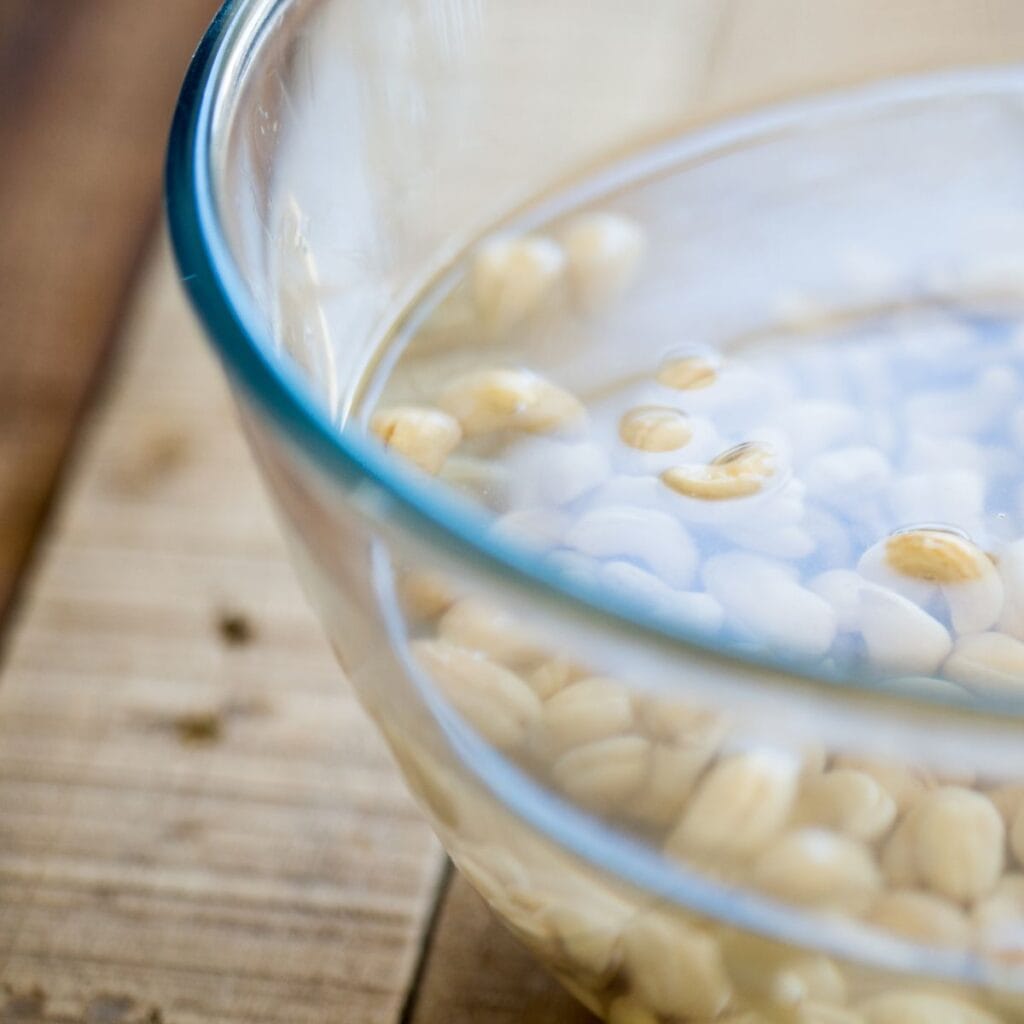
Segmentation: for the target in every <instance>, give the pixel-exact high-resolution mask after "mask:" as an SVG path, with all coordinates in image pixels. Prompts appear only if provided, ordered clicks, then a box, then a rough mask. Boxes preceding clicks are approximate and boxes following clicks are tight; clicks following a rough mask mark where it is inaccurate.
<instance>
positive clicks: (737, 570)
mask: <svg viewBox="0 0 1024 1024" xmlns="http://www.w3.org/2000/svg"><path fill="white" fill-rule="evenodd" d="M703 576H704V585H705V586H706V587H707V590H708V593H710V594H711V596H712V597H714V598H715V599H716V600H717V601H718V602H719V604H721V606H722V607H723V608H724V609H725V613H726V617H727V619H728V621H729V622H730V623H731V624H732V625H734V626H735V627H736V628H738V629H739V630H741V631H742V632H745V633H748V634H750V635H752V636H753V637H755V638H756V639H758V640H762V641H764V642H766V643H767V644H769V645H770V646H771V647H772V648H775V649H778V650H781V651H783V652H785V653H787V654H794V655H805V656H807V657H812V658H816V657H821V656H822V655H824V654H825V653H826V652H827V651H828V649H829V647H830V646H831V644H832V640H833V639H834V637H835V634H836V615H835V612H834V611H833V610H832V608H831V606H830V605H829V604H828V603H827V602H826V601H824V600H823V599H822V598H820V597H819V596H818V595H817V594H815V593H813V592H812V591H810V590H808V589H806V588H805V587H802V586H801V585H800V584H799V583H797V582H796V580H795V578H794V576H795V574H794V572H793V570H792V569H791V568H790V567H788V566H785V565H783V564H781V563H778V562H773V561H770V560H768V559H766V558H760V557H758V556H756V555H747V554H740V553H738V552H733V553H730V554H725V555H716V556H714V557H713V558H710V559H708V561H707V562H706V563H705V566H704V573H703Z"/></svg>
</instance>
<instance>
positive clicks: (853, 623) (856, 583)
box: [807, 569, 864, 633]
mask: <svg viewBox="0 0 1024 1024" xmlns="http://www.w3.org/2000/svg"><path fill="white" fill-rule="evenodd" d="M807 589H808V590H811V591H812V592H813V593H815V594H817V595H818V597H820V598H822V599H823V600H825V601H827V602H828V603H829V605H831V607H832V610H833V611H834V612H835V614H836V627H837V628H838V629H839V631H840V632H842V633H853V632H855V631H856V630H858V629H860V618H861V615H860V594H861V591H862V590H863V589H864V577H863V576H861V575H860V574H859V573H856V572H854V571H853V570H852V569H831V570H829V571H828V572H823V573H821V574H820V575H819V576H815V577H814V579H812V580H811V581H810V582H809V583H808V584H807Z"/></svg>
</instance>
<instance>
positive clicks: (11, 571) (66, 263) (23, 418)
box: [0, 0, 217, 612]
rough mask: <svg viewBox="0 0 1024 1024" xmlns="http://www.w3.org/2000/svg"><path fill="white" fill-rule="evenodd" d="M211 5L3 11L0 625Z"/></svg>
mask: <svg viewBox="0 0 1024 1024" xmlns="http://www.w3.org/2000/svg"><path fill="white" fill-rule="evenodd" d="M216 6H217V3H216V0H175V2H174V3H166V2H164V0H131V2H124V0H89V2H88V3H82V2H81V0H45V2H40V0H5V3H4V4H3V5H0V152H2V153H3V159H2V160H0V224H3V232H2V234H0V318H2V322H3V325H4V344H3V345H0V612H2V610H3V607H4V606H5V605H6V603H7V601H8V600H9V598H10V595H11V592H12V589H13V587H14V584H15V581H16V579H17V575H18V572H19V569H20V567H21V565H22V563H23V561H24V559H25V556H26V553H27V551H28V549H29V546H30V544H31V542H32V538H33V536H34V534H35V530H36V526H37V524H38V521H39V518H40V516H41V514H42V512H43V510H44V508H45V507H46V503H47V500H48V497H49V495H50V494H51V492H52V488H53V483H54V479H55V476H56V473H57V469H58V466H59V465H60V461H61V458H62V455H63V453H64V451H65V450H66V448H67V445H68V443H69V441H70V439H71V437H72V433H73V428H74V423H75V420H76V416H77V414H78V412H79V410H80V409H81V406H82V402H83V398H84V396H85V394H86V393H87V391H88V388H89V385H90V381H91V380H92V379H93V373H94V370H95V368H96V366H97V363H98V361H99V359H100V357H101V355H102V353H103V351H104V349H105V347H106V345H107V342H108V341H109V339H110V337H111V335H112V332H113V330H114V327H115V325H116V322H117V317H118V315H119V312H120V309H121V306H122V304H123V300H124V297H125V295H126V294H127V291H128V289H129V287H130V284H131V282H132V280H133V278H134V275H135V270H136V267H137V265H138V262H139V260H140V256H141V254H142V251H143V248H144V246H145V244H146V241H147V239H148V238H149V236H150V233H151V230H152V225H153V217H154V214H155V212H156V210H157V208H158V203H159V197H160V188H161V185H160V183H161V167H162V161H163V151H164V147H165V143H166V136H167V130H168V124H169V120H170V115H171V111H172V109H173V104H174V99H175V96H176V93H177V89H178V87H179V85H180V82H181V78H182V76H183V73H184V68H185V64H186V62H187V59H188V55H189V53H190V50H191V48H192V47H193V45H194V44H195V42H196V41H197V39H198V38H199V35H200V33H201V32H202V29H203V27H204V25H205V23H206V22H207V21H208V20H209V19H210V17H211V16H212V14H213V12H214V11H215V9H216Z"/></svg>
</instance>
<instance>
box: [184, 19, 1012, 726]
mask: <svg viewBox="0 0 1024 1024" xmlns="http://www.w3.org/2000/svg"><path fill="white" fill-rule="evenodd" d="M290 2H292V0H226V2H225V3H224V4H223V6H222V7H221V8H220V10H219V11H218V13H217V14H216V16H215V18H214V19H213V21H212V23H211V25H210V27H209V28H208V30H207V31H206V33H205V34H204V36H203V38H202V40H201V42H200V44H199V46H198V48H197V50H196V52H195V54H194V56H193V59H192V61H191V63H190V66H189V68H188V71H187V74H186V77H185V80H184V83H183V85H182V89H181V93H180V96H179V99H178V102H177V105H176V108H175V112H174V118H173V123H172V127H171V133H170V140H169V145H168V151H167V162H166V193H165V200H166V211H167V219H168V223H169V227H170V234H171V240H172V245H173V249H174V254H175V257H176V260H177V264H178V267H179V269H180V275H181V281H182V284H183V285H184V287H185V289H186V291H187V293H188V295H189V297H190V299H191V301H192V304H193V307H194V309H195V311H196V313H197V314H198V317H199V319H200V321H201V322H202V324H203V326H204V327H205V333H206V335H207V337H208V338H209V340H210V343H211V344H212V345H213V347H214V348H215V350H216V351H217V353H218V355H219V358H220V361H221V363H222V365H223V367H224V369H225V372H226V373H227V375H228V377H229V378H230V379H231V381H232V382H233V383H235V384H238V385H240V386H241V387H242V389H243V390H244V392H245V394H246V395H247V396H249V397H251V398H252V399H253V400H254V401H255V402H256V404H257V405H258V406H259V407H260V408H261V409H263V410H264V411H265V412H267V413H268V414H269V416H270V417H271V419H272V420H273V421H274V422H275V423H276V425H277V426H278V427H279V428H280V429H281V430H282V431H283V433H284V435H285V436H286V437H287V438H288V439H289V440H290V441H291V442H293V444H294V445H295V446H296V447H297V449H298V450H299V451H301V452H302V453H303V454H304V455H306V456H308V457H310V458H311V459H312V461H313V462H314V463H315V464H316V465H317V467H318V468H320V469H321V470H323V471H325V472H326V473H327V474H328V475H329V476H330V477H331V478H333V479H334V480H335V481H336V482H337V483H339V484H340V485H341V486H342V487H343V488H344V489H345V490H346V492H347V495H348V496H350V497H352V498H353V500H356V501H359V502H361V503H362V504H363V505H364V506H366V508H367V511H369V512H370V513H371V514H372V515H373V517H374V518H375V519H376V520H377V521H378V522H382V523H383V522H387V523H390V524H393V525H396V526H397V527H399V528H400V529H402V530H404V531H407V532H413V533H415V534H417V535H418V536H419V537H420V538H421V539H426V540H428V541H429V542H430V543H431V544H434V545H437V546H438V547H439V548H441V549H444V550H445V551H446V552H447V553H448V554H450V555H452V556H454V557H455V558H456V559H459V560H462V561H463V562H466V561H469V562H471V563H472V566H473V569H474V571H476V572H477V573H483V574H484V575H486V576H491V577H493V578H494V579H495V580H497V581H498V582H499V583H500V585H502V586H506V587H507V586H514V587H516V588H518V589H519V591H520V592H522V593H524V594H526V595H528V596H529V598H530V600H531V602H532V603H533V605H534V606H535V607H540V606H543V605H546V606H547V608H548V609H550V610H551V612H552V613H554V614H557V615H559V616H568V617H570V618H574V619H576V620H577V621H581V622H585V623H586V624H587V625H589V626H590V627H591V628H592V627H594V626H598V627H600V628H601V629H603V630H611V631H612V632H613V633H615V634H617V635H619V636H622V637H623V638H628V640H629V641H630V642H632V643H635V642H636V641H637V640H638V639H642V640H643V642H644V643H645V644H648V645H650V646H651V647H652V648H657V649H659V650H660V652H661V653H664V654H667V655H669V656H672V657H675V658H680V657H681V658H684V659H687V661H689V662H690V663H696V664H697V665H704V666H706V667H713V670H714V671H715V672H716V674H721V675H723V678H725V677H726V676H727V675H728V674H729V673H731V674H732V675H733V676H736V677H737V678H740V679H742V680H744V681H745V682H750V681H752V680H754V679H756V681H757V684H758V685H760V686H775V687H779V688H781V689H782V691H783V692H791V691H793V690H794V689H803V690H806V691H807V692H808V693H809V694H811V695H812V696H813V695H817V696H827V697H828V698H829V699H831V700H839V701H845V702H856V703H858V704H862V705H863V704H866V705H868V706H874V707H875V710H877V711H878V712H879V713H882V714H884V713H885V712H886V711H887V710H893V709H902V711H903V712H909V713H912V714H920V715H923V716H925V717H932V716H939V717H940V718H942V719H947V720H948V719H949V718H950V716H952V718H953V719H954V720H955V719H957V718H964V719H974V720H975V721H977V720H978V719H979V718H980V719H982V720H988V721H990V722H991V723H992V724H996V723H1005V720H1006V717H1007V715H1010V716H1013V717H1020V716H1022V715H1024V703H1022V702H1021V701H1018V700H1014V699H1012V698H1008V697H1004V696H1002V695H995V694H992V695H984V696H980V697H979V696H977V695H975V699H973V700H971V701H970V702H963V701H957V700H956V699H955V698H952V697H950V696H948V695H947V694H946V693H944V692H943V693H934V694H933V693H927V694H925V693H921V692H915V693H913V694H907V693H905V692H900V691H894V690H893V689H891V688H887V686H886V684H885V683H883V682H878V681H875V680H871V679H869V678H865V677H858V676H855V675H851V674H849V673H843V672H840V671H829V670H825V669H823V668H822V667H821V666H820V665H814V664H813V663H811V662H808V661H807V660H806V659H801V658H799V657H793V656H786V655H785V654H766V653H764V652H761V651H758V652H756V653H755V652H751V651H750V650H749V649H747V648H745V647H744V646H742V645H740V644H738V643H733V642H730V641H728V640H722V639H721V638H717V639H712V638H709V637H708V636H707V635H705V634H702V633H701V632H700V630H698V629H696V628H693V627H690V628H688V627H686V626H684V625H680V624H679V623H678V622H669V621H668V620H666V619H663V618H660V617H658V616H656V615H653V614H651V613H650V612H648V611H645V610H644V609H642V608H641V607H639V606H638V605H637V604H636V603H635V602H634V601H632V600H630V599H628V598H624V597H623V596H622V595H620V594H616V593H609V592H608V591H607V589H605V588H600V587H598V586H595V585H592V584H590V583H588V582H587V581H582V580H576V579H573V578H570V577H569V576H568V575H567V574H565V573H563V572H560V571H559V570H558V569H556V568H555V567H554V566H553V565H552V564H551V563H550V562H549V561H548V560H547V559H545V558H544V557H543V556H542V555H541V554H539V553H537V552H531V551H530V550H528V549H526V548H520V547H516V546H515V545H513V544H510V543H508V542H506V541H503V540H501V539H499V538H496V537H495V536H494V534H493V532H492V531H488V530H487V529H486V528H485V527H486V525H487V518H486V516H484V515H483V514H481V513H479V512H477V511H475V510H473V509H472V508H470V507H469V506H468V503H465V502H460V501H457V500H453V499H452V498H451V497H450V496H448V495H446V494H445V492H444V489H443V488H441V487H439V486H437V485H436V484H435V483H432V482H431V481H429V480H426V478H424V479H420V476H419V474H414V473H410V472H408V471H407V470H405V469H403V468H402V467H401V465H400V464H399V463H398V460H396V459H394V458H393V457H391V456H389V455H387V453H386V452H385V451H384V449H383V448H382V447H381V446H379V445H377V444H375V443H374V442H373V441H372V439H369V438H367V437H366V436H365V435H362V434H360V433H359V432H357V431H353V430H345V429H339V427H338V426H337V425H336V424H335V423H334V422H332V420H331V418H330V417H329V416H328V415H327V414H326V413H325V412H324V410H323V409H322V407H321V406H320V404H319V403H318V402H317V401H316V400H315V399H314V398H313V397H312V395H311V393H310V390H309V388H308V387H307V385H306V384H305V383H304V381H303V380H302V379H301V377H300V375H299V373H298V372H297V371H296V370H295V368H294V367H291V366H289V365H288V364H287V362H286V361H285V360H284V359H281V358H280V357H278V356H277V355H275V354H274V346H273V345H272V344H271V343H270V339H269V337H267V335H266V331H265V329H264V327H263V326H262V325H263V318H262V317H261V315H260V313H259V310H258V309H257V307H256V304H255V301H254V299H253V298H252V296H251V294H250V293H249V291H248V288H247V286H246V285H245V282H244V278H243V274H242V271H241V269H240V268H239V266H238V264H237V262H236V261H235V259H234V258H233V256H232V253H231V247H230V244H229V242H228V240H227V237H226V232H225V231H224V229H223V225H222V222H221V219H220V216H219V213H218V208H217V199H216V190H215V187H214V180H215V168H214V154H215V134H216V128H217V126H218V114H219V113H220V106H221V103H222V100H223V95H224V89H225V86H226V85H228V84H230V82H231V80H232V79H231V76H232V75H233V74H236V73H237V71H238V69H239V67H240V65H241V63H242V62H241V60H240V51H241V50H242V49H243V48H244V46H245V45H246V44H252V43H253V40H254V39H256V38H257V37H258V36H259V35H260V33H262V32H263V31H264V30H265V29H266V28H267V27H268V26H269V25H270V23H271V20H272V18H273V15H274V14H275V12H277V11H278V10H280V9H282V8H284V7H285V6H287V4H288V3H290ZM907 81H908V82H909V83H910V84H911V91H913V83H914V81H915V80H914V79H908V80H907ZM873 91H874V90H873V88H872V87H871V86H867V87H862V88H861V89H860V93H862V94H863V96H864V97H865V98H870V95H871V93H872V92H873ZM922 91H923V92H925V93H927V86H926V85H925V86H923V87H922V88H921V89H918V92H922ZM817 102H819V104H820V106H821V108H822V109H823V110H826V111H827V110H828V109H831V108H830V103H831V102H833V101H831V100H830V98H829V97H828V96H826V97H825V98H824V99H822V100H820V101H817ZM834 102H842V101H834ZM807 108H808V104H807V101H806V100H805V101H803V102H802V103H801V105H800V109H801V111H806V110H807ZM785 114H786V107H785V105H782V106H778V107H774V108H770V109H769V112H768V113H767V114H765V115H763V116H759V115H756V114H755V115H753V116H748V117H745V118H744V119H743V121H744V123H745V124H748V125H749V124H751V123H754V124H756V122H757V121H758V120H759V119H760V120H761V121H762V122H763V123H762V126H761V127H762V130H768V131H771V130H774V129H776V128H777V127H778V125H779V124H780V123H785ZM780 117H781V118H782V119H783V120H782V121H781V122H780V120H779V118H780ZM745 131H746V132H747V133H748V134H749V129H745ZM716 133H718V134H721V135H722V137H723V138H730V137H731V136H730V134H729V128H728V126H727V127H726V128H725V129H724V130H722V129H717V128H715V127H712V128H710V129H706V130H701V131H698V132H696V133H694V135H693V138H694V141H695V144H696V146H697V147H698V148H700V147H704V148H706V147H707V142H706V141H701V140H702V139H704V137H711V136H714V135H716ZM368 490H369V492H370V494H369V496H367V493H366V492H367V491H368Z"/></svg>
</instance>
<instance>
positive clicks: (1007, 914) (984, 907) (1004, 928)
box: [973, 844, 1024, 945]
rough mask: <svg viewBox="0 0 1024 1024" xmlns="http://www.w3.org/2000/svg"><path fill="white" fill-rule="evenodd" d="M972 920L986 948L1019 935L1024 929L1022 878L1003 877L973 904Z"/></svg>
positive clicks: (1023, 882) (1023, 885)
mask: <svg viewBox="0 0 1024 1024" xmlns="http://www.w3.org/2000/svg"><path fill="white" fill-rule="evenodd" d="M1018 845H1019V844H1018ZM973 917H974V922H975V924H976V925H977V926H978V929H979V930H980V931H981V932H982V933H983V939H984V941H985V943H986V945H988V944H991V943H992V942H998V941H999V939H1000V937H1001V936H1003V935H1007V934H1009V935H1013V934H1014V933H1016V934H1017V935H1019V933H1020V929H1021V926H1022V925H1024V875H1019V874H1008V875H1003V877H1002V878H1000V879H999V881H998V882H996V885H995V888H994V889H993V890H992V891H991V892H990V893H989V894H988V896H986V897H985V899H983V900H979V901H978V903H976V904H975V907H974V914H973Z"/></svg>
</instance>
